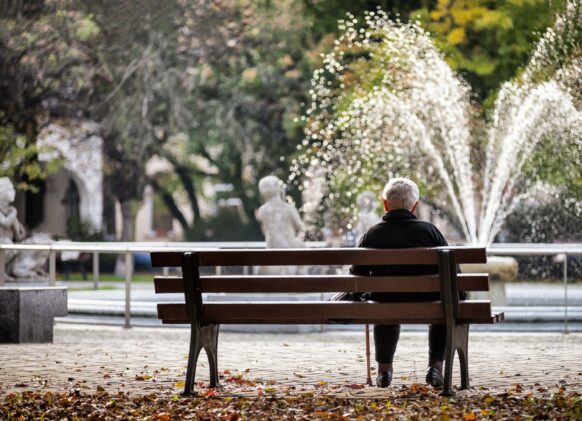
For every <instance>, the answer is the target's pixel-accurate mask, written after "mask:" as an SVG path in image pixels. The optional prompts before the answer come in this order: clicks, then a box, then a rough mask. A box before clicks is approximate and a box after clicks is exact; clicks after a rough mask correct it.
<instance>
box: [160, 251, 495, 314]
mask: <svg viewBox="0 0 582 421" xmlns="http://www.w3.org/2000/svg"><path fill="white" fill-rule="evenodd" d="M151 258H152V265H153V266H154V267H181V268H182V276H169V277H163V276H156V277H155V278H154V282H155V289H156V292H157V293H184V294H185V301H186V303H181V304H180V303H178V304H173V303H168V304H159V305H158V315H159V318H160V319H162V320H163V322H164V323H191V322H196V323H202V324H205V323H333V322H341V323H344V322H370V323H372V322H382V321H386V320H388V319H389V320H392V321H394V322H396V321H399V322H401V323H415V322H417V323H424V322H428V323H433V322H439V321H441V322H444V321H445V319H446V318H447V313H450V315H448V316H450V317H452V318H454V319H458V320H460V319H463V320H474V322H479V321H480V322H487V321H488V320H490V319H491V317H492V316H491V309H490V304H489V303H488V302H461V303H459V301H458V292H459V291H487V290H488V289H489V285H488V276H487V275H486V274H458V275H457V273H456V264H457V263H485V262H486V260H487V257H486V251H485V248H483V247H446V248H442V247H441V248H414V249H382V250H380V249H363V248H352V249H344V248H342V249H274V250H273V249H270V250H248V249H230V250H208V249H203V250H193V251H190V252H166V251H163V252H152V253H151ZM353 264H356V265H436V266H438V267H439V273H438V274H435V275H422V276H405V277H404V276H373V277H368V276H354V275H316V276H312V275H276V276H271V275H225V276H216V275H210V276H201V275H200V271H199V268H200V267H205V266H283V265H292V266H315V265H353ZM205 292H212V293H308V292H316V293H322V292H440V293H441V297H442V302H430V303H422V304H419V303H399V304H398V305H396V304H393V303H391V304H385V303H375V304H373V305H372V304H371V303H346V302H334V303H330V302H315V303H314V302H311V303H299V302H295V303H290V302H284V303H248V302H242V303H203V302H202V293H205ZM445 301H446V302H447V303H448V304H447V303H445ZM445 304H446V305H445ZM447 308H449V310H447ZM489 322H491V321H489Z"/></svg>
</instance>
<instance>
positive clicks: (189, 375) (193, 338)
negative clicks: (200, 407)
mask: <svg viewBox="0 0 582 421" xmlns="http://www.w3.org/2000/svg"><path fill="white" fill-rule="evenodd" d="M218 327H219V325H209V326H202V327H199V328H196V327H194V326H192V332H191V334H190V352H189V354H188V368H187V369H186V382H185V383H186V384H185V386H184V392H183V393H182V395H183V396H191V395H193V394H195V390H194V385H195V383H196V364H197V362H198V357H199V355H200V351H201V350H202V349H203V348H204V351H205V352H206V356H207V357H208V366H209V367H210V387H220V384H219V382H218V352H217V351H218Z"/></svg>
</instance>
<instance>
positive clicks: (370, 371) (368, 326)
mask: <svg viewBox="0 0 582 421" xmlns="http://www.w3.org/2000/svg"><path fill="white" fill-rule="evenodd" d="M366 365H367V369H368V378H367V379H366V384H367V385H368V386H372V369H371V368H370V325H368V324H367V323H366Z"/></svg>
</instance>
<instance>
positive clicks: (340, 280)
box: [154, 274, 489, 293]
mask: <svg viewBox="0 0 582 421" xmlns="http://www.w3.org/2000/svg"><path fill="white" fill-rule="evenodd" d="M458 280H459V290H461V291H488V290H489V282H488V275H487V274H459V275H458ZM200 281H201V289H202V292H225V293H257V292H264V293H294V292H440V281H439V278H438V276H437V275H427V276H390V277H389V276H375V277H369V276H354V275H334V276H309V275H304V276H263V275H233V276H228V275H227V276H202V277H201V278H200ZM154 285H155V290H156V293H180V292H184V281H183V279H182V277H180V276H167V277H163V276H155V277H154Z"/></svg>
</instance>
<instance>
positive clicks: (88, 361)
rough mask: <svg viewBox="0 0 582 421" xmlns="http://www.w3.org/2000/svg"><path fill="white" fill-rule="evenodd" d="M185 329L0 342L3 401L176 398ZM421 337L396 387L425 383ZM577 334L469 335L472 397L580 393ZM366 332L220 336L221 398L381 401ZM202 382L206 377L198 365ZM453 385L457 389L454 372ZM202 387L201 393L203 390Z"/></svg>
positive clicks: (407, 343)
mask: <svg viewBox="0 0 582 421" xmlns="http://www.w3.org/2000/svg"><path fill="white" fill-rule="evenodd" d="M188 338H189V332H188V330H186V329H182V328H134V329H130V330H124V329H122V328H117V327H93V326H91V327H88V326H82V325H67V324H59V325H57V326H56V329H55V341H54V343H53V344H34V345H0V362H1V363H0V395H3V394H6V393H8V392H10V391H23V390H37V391H40V390H53V391H54V390H74V389H77V388H78V389H80V390H82V391H86V392H91V391H96V390H102V389H101V388H103V389H105V390H107V391H109V392H117V391H120V390H121V391H128V392H131V393H152V392H155V393H163V394H172V395H173V394H176V393H178V392H179V391H180V390H181V388H182V387H183V383H182V381H183V379H184V372H185V364H186V355H187V352H188ZM426 353H427V339H426V334H425V333H424V332H403V334H402V336H401V339H400V344H399V348H398V352H397V357H396V361H395V381H394V385H395V387H399V386H400V385H403V384H408V385H410V384H412V383H414V382H423V380H424V369H425V364H426V360H425V355H426ZM581 356H582V334H569V335H563V334H556V333H505V332H496V333H492V332H475V333H473V334H471V338H470V351H469V357H470V369H471V372H470V376H471V379H472V380H471V383H472V386H473V387H474V388H473V389H472V390H473V392H469V393H475V391H482V390H492V391H496V390H506V389H507V388H510V387H515V384H516V383H519V384H522V385H524V386H533V387H536V388H549V389H553V388H556V387H560V386H565V387H567V388H568V389H569V390H576V391H582V367H581V366H580V357H581ZM365 367H366V366H365V354H364V335H363V332H362V333H354V332H327V333H321V334H320V333H306V334H237V333H222V334H221V335H220V339H219V369H220V372H221V373H223V375H224V378H223V380H222V383H223V384H226V386H227V387H226V389H224V391H225V392H226V393H233V394H248V393H250V394H252V393H259V394H261V393H263V392H262V391H261V390H265V391H271V390H275V391H277V392H281V393H294V392H298V393H306V392H301V391H305V390H309V389H310V388H311V390H313V388H314V387H315V388H317V387H325V388H329V389H330V390H331V391H332V392H333V393H338V394H342V393H344V394H348V395H354V394H360V395H361V396H366V397H369V396H378V397H381V396H382V393H385V392H384V391H383V390H380V389H377V388H363V387H362V385H363V383H364V382H365V379H366V374H365ZM198 370H199V377H198V380H200V381H207V380H208V371H207V363H206V361H205V360H204V359H201V362H199V368H198ZM454 382H455V383H457V384H458V382H459V379H458V371H456V372H455V377H454ZM199 386H203V385H202V384H200V385H199Z"/></svg>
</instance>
